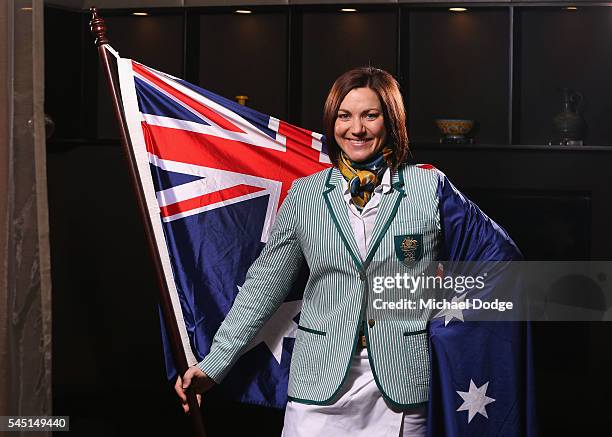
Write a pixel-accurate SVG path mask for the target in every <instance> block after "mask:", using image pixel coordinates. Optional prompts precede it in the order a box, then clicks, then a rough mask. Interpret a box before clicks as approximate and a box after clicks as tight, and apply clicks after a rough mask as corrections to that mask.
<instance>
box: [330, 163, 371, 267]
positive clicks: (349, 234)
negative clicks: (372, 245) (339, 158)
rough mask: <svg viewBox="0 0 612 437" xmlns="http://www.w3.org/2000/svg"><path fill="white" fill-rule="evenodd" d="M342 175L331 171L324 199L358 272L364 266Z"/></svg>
mask: <svg viewBox="0 0 612 437" xmlns="http://www.w3.org/2000/svg"><path fill="white" fill-rule="evenodd" d="M341 177H342V175H341V174H340V171H339V170H338V169H336V168H335V167H333V168H331V169H330V170H329V173H328V175H327V180H326V181H325V191H323V198H324V199H325V205H326V206H327V210H328V211H329V214H330V215H331V218H332V221H333V222H334V225H335V226H336V230H337V231H338V233H339V234H340V239H341V240H342V243H344V246H345V247H346V249H347V250H348V251H349V254H350V255H351V258H352V259H353V262H354V263H355V265H356V266H357V269H358V270H363V264H362V263H361V258H360V257H359V249H358V247H357V242H356V241H355V234H354V233H353V228H352V227H351V223H350V222H349V217H348V207H347V205H346V201H345V200H344V193H343V192H342V180H341V179H340V178H341Z"/></svg>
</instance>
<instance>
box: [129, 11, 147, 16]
mask: <svg viewBox="0 0 612 437" xmlns="http://www.w3.org/2000/svg"><path fill="white" fill-rule="evenodd" d="M132 15H136V16H138V17H146V16H147V15H149V13H148V12H132Z"/></svg>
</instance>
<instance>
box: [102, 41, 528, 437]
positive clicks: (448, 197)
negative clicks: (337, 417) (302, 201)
mask: <svg viewBox="0 0 612 437" xmlns="http://www.w3.org/2000/svg"><path fill="white" fill-rule="evenodd" d="M106 48H107V50H108V51H109V53H110V54H112V55H114V57H115V59H116V61H117V72H118V76H119V82H120V89H121V101H122V106H123V108H122V109H123V112H124V114H125V118H126V120H127V128H128V132H129V137H130V143H131V146H132V148H133V153H134V155H135V157H136V161H137V167H138V176H139V180H140V183H141V185H142V189H143V191H144V193H145V196H146V201H147V207H148V210H149V217H150V220H151V223H152V225H153V229H154V233H155V239H156V243H157V250H158V251H159V254H160V257H161V259H162V264H163V268H164V275H165V277H166V281H167V286H168V289H169V292H170V299H171V301H172V304H173V311H174V315H175V318H176V320H177V323H178V329H179V332H180V334H181V338H182V345H183V348H184V350H185V354H186V357H187V361H188V363H189V364H190V365H193V364H196V363H197V362H199V361H200V360H201V359H202V358H203V357H204V356H205V355H206V354H207V353H208V351H209V349H210V345H211V343H212V339H213V336H214V334H215V332H216V331H217V329H218V327H219V326H220V324H221V322H222V321H223V319H224V318H225V315H226V314H227V312H228V311H229V309H230V307H231V305H232V303H233V301H234V298H235V296H236V294H237V293H238V291H239V289H240V287H241V285H242V284H243V282H244V279H245V275H246V271H247V269H248V268H249V266H250V265H251V264H252V262H253V261H254V260H255V258H256V257H257V256H258V254H259V253H260V251H261V249H262V247H263V245H264V244H265V243H266V241H267V238H268V234H269V232H270V229H271V226H272V224H273V222H274V220H275V217H276V213H277V211H278V208H279V206H280V205H281V203H282V202H283V200H284V199H285V196H286V194H287V190H288V189H289V187H290V186H291V183H292V181H293V180H294V179H295V178H298V177H301V176H305V175H309V174H312V173H314V172H317V171H319V170H322V169H324V168H326V167H329V166H330V161H329V158H328V156H327V153H326V148H325V144H324V140H323V138H322V136H321V135H320V134H317V133H314V132H311V131H308V130H304V129H302V128H299V127H296V126H292V125H290V124H287V123H285V122H283V121H281V120H279V119H277V118H274V117H271V116H269V115H264V114H261V113H259V112H257V111H254V110H253V109H250V108H247V107H245V106H242V105H239V104H237V103H235V102H233V101H231V100H228V99H225V98H223V97H220V96H218V95H215V94H213V93H211V92H209V91H206V90H203V89H201V88H199V87H197V86H195V85H193V84H190V83H188V82H185V81H183V80H181V79H178V78H176V77H173V76H170V75H168V74H165V73H162V72H159V71H156V70H154V69H152V68H149V67H146V66H144V65H142V64H139V63H137V62H134V61H132V60H130V59H123V58H120V57H119V56H118V54H117V53H116V52H114V51H113V50H112V49H111V48H110V47H108V46H106ZM424 167H427V168H431V169H432V170H435V169H433V167H431V166H424ZM438 199H439V201H440V224H441V227H442V231H443V235H444V244H443V246H444V247H443V253H444V259H445V260H449V261H473V260H482V261H497V260H501V261H512V260H516V259H520V252H518V249H517V248H516V246H514V244H513V243H512V241H511V240H510V239H509V237H508V236H507V234H506V233H505V231H503V229H501V228H499V227H498V226H497V225H496V224H495V223H494V222H492V221H491V220H490V219H489V218H488V217H486V215H484V214H483V213H482V212H481V211H480V210H479V209H478V208H477V207H476V206H475V205H474V204H473V203H471V202H470V201H469V200H468V199H466V198H465V197H464V196H463V195H462V194H461V193H460V192H459V191H458V190H456V188H455V187H454V186H452V184H451V183H450V182H449V181H448V180H447V179H446V177H445V176H444V175H441V176H440V185H439V187H438ZM299 290H300V287H299V286H296V287H295V291H294V292H292V293H290V294H289V296H288V298H287V300H286V301H285V302H284V303H283V304H282V305H281V307H280V308H279V310H278V311H277V313H276V314H274V315H273V316H272V318H271V319H270V320H269V321H268V322H267V323H266V325H265V326H264V328H263V329H262V331H261V332H260V333H259V334H258V335H257V337H256V338H255V339H254V341H253V342H252V343H251V344H250V345H249V347H248V348H247V350H246V351H245V353H244V354H243V356H242V358H241V359H240V360H239V361H238V362H237V364H236V365H235V366H234V367H233V369H232V370H231V372H230V373H229V374H228V376H227V377H226V378H225V379H224V381H223V384H222V386H223V388H224V390H225V392H226V393H228V394H229V395H230V396H231V397H233V398H234V399H236V400H239V401H242V402H248V403H255V404H259V405H267V406H273V407H278V408H283V407H284V406H285V404H286V401H287V392H286V390H287V380H288V372H289V362H290V356H291V351H292V348H293V339H294V337H295V331H296V329H297V323H296V321H297V318H298V317H299V312H300V308H301V296H300V291H299ZM162 325H163V320H162ZM429 331H430V357H431V362H432V374H431V394H430V402H429V405H428V435H429V436H432V437H438V436H457V437H462V436H493V435H495V436H514V435H516V436H519V435H521V436H523V435H525V436H531V435H535V417H533V404H532V403H531V402H532V399H533V393H532V391H533V384H532V381H531V375H532V369H531V358H530V354H529V338H530V337H529V331H528V329H527V326H526V325H524V324H521V323H515V322H508V323H496V324H493V323H490V324H485V323H483V322H470V321H469V320H465V319H464V318H463V316H462V315H460V314H454V315H451V314H441V315H439V317H436V318H434V319H433V320H432V322H431V324H430V327H429ZM162 337H163V339H164V346H165V352H166V354H165V355H166V367H167V372H168V378H169V379H170V380H172V381H173V380H174V379H175V378H176V375H177V371H176V368H175V365H174V363H173V360H172V355H171V353H170V348H169V346H168V341H167V336H166V332H165V330H164V329H162Z"/></svg>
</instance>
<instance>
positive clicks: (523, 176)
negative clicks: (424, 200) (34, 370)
mask: <svg viewBox="0 0 612 437" xmlns="http://www.w3.org/2000/svg"><path fill="white" fill-rule="evenodd" d="M338 9H339V8H337V7H330V6H325V7H324V6H309V7H307V6H291V7H270V6H268V7H260V8H255V9H254V11H255V12H254V13H253V14H251V15H248V16H241V15H237V14H235V13H233V10H232V9H229V8H207V9H163V10H154V11H149V12H150V15H149V16H148V17H136V16H132V15H130V12H131V11H127V10H123V11H103V12H104V16H105V18H106V20H107V24H108V28H109V30H108V34H109V37H110V39H111V42H112V45H113V46H114V48H115V49H117V50H119V51H120V53H121V55H122V56H124V57H131V58H133V59H136V60H138V61H139V62H142V63H144V64H147V65H149V66H151V67H154V68H157V69H159V70H162V71H165V72H167V73H170V74H173V75H177V76H180V77H185V78H187V79H188V80H190V81H192V82H194V83H197V84H199V85H201V86H202V87H204V88H207V89H210V90H211V91H214V92H217V93H219V94H221V95H224V96H226V97H229V98H234V96H236V95H239V94H244V95H248V96H249V98H250V100H249V105H250V106H252V107H253V108H255V109H258V110H260V111H262V112H265V113H269V114H272V115H275V116H277V117H279V118H283V119H286V120H288V121H290V122H292V123H295V124H298V125H301V126H304V127H306V128H311V129H315V130H320V126H321V123H320V118H321V109H322V104H323V100H324V98H325V95H326V93H327V91H328V89H329V87H330V85H331V83H332V82H333V80H334V79H335V77H337V75H338V74H340V73H341V72H343V71H345V70H346V69H348V68H350V67H353V66H357V65H374V66H377V67H381V68H384V69H387V70H388V71H390V72H392V73H393V74H395V75H396V76H397V77H398V79H399V81H400V83H401V85H402V89H403V93H404V97H405V99H406V102H407V109H408V115H409V133H410V136H411V139H412V140H413V143H414V144H413V153H414V155H415V158H416V160H417V161H418V162H429V163H432V164H434V165H435V166H436V167H438V168H440V169H441V170H443V171H444V172H445V173H446V174H447V175H448V176H449V177H450V178H451V180H452V181H453V182H454V183H455V184H456V185H457V186H458V187H460V188H461V189H462V190H463V191H464V192H465V193H467V194H468V196H470V197H471V198H472V199H473V200H475V201H476V203H478V204H479V205H480V206H481V207H482V208H483V210H485V212H487V213H488V214H489V215H490V216H491V217H493V218H494V219H495V220H496V221H498V222H499V223H500V224H502V225H503V226H504V227H505V228H506V229H507V230H508V231H509V233H510V234H511V235H512V237H513V238H514V239H515V240H516V241H517V243H518V245H519V247H521V249H522V250H523V252H524V253H525V255H526V257H527V258H528V259H530V260H553V259H554V260H572V259H599V260H606V259H608V260H609V259H612V249H611V248H612V233H611V232H610V231H609V223H611V222H612V204H611V202H610V200H611V199H612V180H611V179H610V176H609V168H611V165H612V123H609V120H611V119H612V105H610V103H609V102H610V101H612V99H611V98H612V95H611V94H612V86H611V85H610V82H609V80H608V79H609V77H612V74H611V73H612V61H611V59H612V56H610V55H612V53H610V50H611V49H610V45H609V43H608V42H609V41H610V40H611V37H612V16H611V14H612V10H610V9H609V8H605V7H594V6H592V7H587V6H585V7H582V6H581V7H580V8H579V10H578V11H574V12H571V11H566V10H562V9H561V5H556V6H548V7H536V6H533V7H531V6H530V7H527V6H525V7H518V6H513V7H510V6H496V7H492V6H487V7H474V8H471V10H470V11H469V13H467V14H452V13H450V12H448V11H447V9H446V7H444V6H437V7H423V6H414V7H408V6H400V5H379V6H362V7H360V10H359V12H358V13H356V14H344V13H341V12H339V11H338ZM45 20H46V22H45V26H46V39H45V51H46V78H45V79H46V112H47V113H48V114H49V115H50V116H51V117H52V118H53V119H54V120H55V122H56V131H55V134H54V136H53V137H52V138H51V140H50V141H49V143H48V178H49V208H50V229H51V249H52V277H53V336H54V350H53V360H54V365H53V370H54V373H53V381H54V388H53V391H54V410H55V414H66V415H70V416H71V420H72V422H71V426H72V429H73V433H74V434H75V435H88V436H91V435H131V434H134V433H135V432H139V433H140V432H155V431H157V432H158V433H161V434H170V433H172V434H179V433H181V432H182V433H188V431H189V422H188V421H187V420H186V419H185V418H184V417H183V415H182V413H181V410H180V407H179V405H178V402H177V400H176V399H175V397H174V394H173V392H172V389H171V388H170V387H169V386H168V385H167V384H166V382H165V370H164V365H163V361H162V352H161V341H160V336H159V326H158V325H159V322H158V319H159V316H158V311H157V306H156V302H157V293H158V291H157V288H156V285H155V283H154V280H153V277H154V275H153V272H152V269H151V265H150V262H149V257H148V253H147V251H146V244H145V241H144V236H143V231H142V226H141V224H140V221H139V218H138V213H137V210H136V207H135V201H134V197H133V194H132V188H131V187H130V185H129V180H128V177H127V169H126V166H125V163H124V160H123V156H122V151H121V148H120V146H119V143H118V140H117V138H118V133H117V128H116V124H115V121H114V119H113V115H112V111H111V105H110V99H109V98H108V95H107V90H106V87H105V84H104V81H103V78H102V75H101V72H100V69H99V66H98V60H97V53H96V50H95V49H94V46H93V41H92V38H91V36H90V34H89V32H88V25H87V23H88V21H89V17H88V15H87V14H86V13H83V12H80V11H71V10H66V9H59V8H53V7H48V8H47V9H46V14H45ZM564 86H569V87H572V88H574V89H576V90H578V91H580V92H582V94H583V95H584V102H585V104H584V107H583V109H584V118H585V120H586V123H587V125H588V130H587V134H586V137H585V146H583V147H563V146H549V145H548V143H549V142H550V141H554V131H553V128H552V118H553V117H554V115H555V114H556V113H558V112H559V111H560V110H561V95H560V91H559V88H560V87H564ZM437 117H466V118H473V119H476V120H477V121H478V122H479V124H480V128H479V131H478V133H477V135H476V144H474V145H462V146H461V145H442V144H440V143H439V135H438V132H437V130H436V127H435V124H434V119H435V118H437ZM608 304H609V305H612V302H609V303H608ZM611 337H612V328H611V327H610V325H609V324H605V323H603V322H602V323H582V324H571V325H570V324H565V325H563V324H550V323H549V324H546V325H544V324H539V325H536V326H535V344H536V348H535V352H536V357H535V358H536V367H537V373H538V375H537V376H538V378H537V389H538V401H539V419H540V424H541V431H542V435H550V436H552V435H571V434H575V433H578V432H580V434H589V433H592V434H596V430H599V429H602V428H603V429H605V426H606V414H607V410H608V409H609V407H608V406H609V401H608V399H607V393H608V392H609V391H610V389H612V378H611V377H610V376H608V375H607V374H606V370H607V369H608V368H609V367H610V365H611V364H612V354H611V352H610V347H609V339H610V338H611ZM568 410H570V411H571V414H560V413H561V412H563V413H565V412H567V411H568ZM204 411H205V414H206V420H207V424H208V426H209V428H210V430H209V431H210V432H209V435H211V436H215V435H239V434H243V433H244V432H249V431H250V432H252V429H253V423H256V424H257V427H258V429H259V432H258V434H260V435H278V434H280V429H281V426H282V411H276V410H268V409H262V408H258V407H251V406H243V405H236V404H232V403H229V402H227V401H225V400H223V399H221V398H220V395H219V394H215V393H214V392H213V393H212V394H211V396H209V397H208V398H207V402H206V406H205V408H204ZM228 412H231V414H235V415H236V417H239V418H240V420H232V421H227V420H226V419H225V418H226V416H227V413H228ZM222 429H223V431H222Z"/></svg>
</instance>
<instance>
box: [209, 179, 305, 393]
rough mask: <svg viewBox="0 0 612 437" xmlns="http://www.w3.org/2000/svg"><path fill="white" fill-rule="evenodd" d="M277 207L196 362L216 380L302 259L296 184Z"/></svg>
mask: <svg viewBox="0 0 612 437" xmlns="http://www.w3.org/2000/svg"><path fill="white" fill-rule="evenodd" d="M295 185H296V184H295V183H294V184H293V186H292V188H291V189H290V190H289V192H288V194H287V197H286V198H285V201H284V202H283V204H282V205H281V207H280V210H279V213H278V216H277V219H276V222H275V224H274V226H273V227H272V231H271V233H270V238H269V239H268V242H267V243H266V245H265V246H264V248H263V250H262V252H261V254H260V255H259V257H258V258H257V259H256V260H255V262H254V263H253V265H252V266H251V267H250V268H249V270H248V271H247V274H246V279H245V282H244V285H243V286H242V289H241V290H240V291H239V292H238V294H237V296H236V299H235V300H234V304H233V305H232V308H231V309H230V311H229V312H228V314H227V316H226V317H225V320H224V321H223V323H222V324H221V326H220V327H219V330H218V331H217V333H216V334H215V337H214V339H213V343H212V346H211V349H210V352H209V353H208V355H206V357H204V359H203V360H202V361H200V362H199V363H198V364H197V366H198V367H199V368H200V369H201V370H202V371H203V372H205V373H206V374H207V375H208V376H210V377H211V378H212V379H213V380H214V381H215V382H217V383H219V382H221V381H222V380H223V378H224V377H225V376H226V374H227V373H228V372H229V370H230V369H231V367H232V366H233V365H234V363H235V362H236V361H237V360H238V358H240V356H241V355H242V352H243V350H244V348H245V347H246V346H247V345H248V344H249V342H250V341H251V340H253V338H254V337H255V335H256V334H257V332H258V331H259V330H260V329H261V327H262V326H263V325H264V324H265V323H266V321H267V320H268V319H269V318H270V317H271V316H272V314H274V312H275V311H276V310H277V309H278V308H279V306H280V305H281V304H282V303H283V301H284V300H285V298H286V296H287V294H288V293H289V291H291V286H292V285H293V283H294V282H295V280H296V278H297V276H298V273H299V271H300V267H301V265H302V262H303V260H304V256H303V253H302V249H301V246H300V242H299V240H298V236H297V230H296V219H297V211H296V208H297V204H296V199H295V197H296V188H295Z"/></svg>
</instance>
